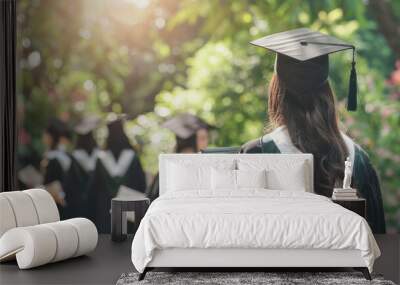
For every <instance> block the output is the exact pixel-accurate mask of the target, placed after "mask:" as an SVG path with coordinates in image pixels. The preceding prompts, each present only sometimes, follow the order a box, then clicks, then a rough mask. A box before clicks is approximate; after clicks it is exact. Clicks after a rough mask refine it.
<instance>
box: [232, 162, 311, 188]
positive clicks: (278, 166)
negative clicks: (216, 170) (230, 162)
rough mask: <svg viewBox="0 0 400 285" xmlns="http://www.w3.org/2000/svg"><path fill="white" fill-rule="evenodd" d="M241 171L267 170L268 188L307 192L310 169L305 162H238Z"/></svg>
mask: <svg viewBox="0 0 400 285" xmlns="http://www.w3.org/2000/svg"><path fill="white" fill-rule="evenodd" d="M238 168H239V170H247V171H255V170H259V169H265V170H266V178H267V179H266V180H267V188H268V189H271V190H290V191H304V192H305V191H307V189H308V188H309V186H308V183H309V182H308V179H307V174H308V171H309V169H308V168H307V164H306V163H305V161H293V160H285V159H282V160H276V161H274V162H273V163H271V162H270V161H269V162H268V161H263V160H261V159H254V160H253V159H251V160H242V159H239V160H238Z"/></svg>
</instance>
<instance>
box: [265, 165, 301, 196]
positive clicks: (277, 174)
mask: <svg viewBox="0 0 400 285" xmlns="http://www.w3.org/2000/svg"><path fill="white" fill-rule="evenodd" d="M305 174H306V172H305V165H304V163H299V164H296V165H294V166H293V167H292V168H291V169H290V171H285V172H283V171H278V170H276V169H270V170H268V171H267V181H268V188H269V189H273V190H289V191H303V192H306V191H307V190H306V189H307V184H306V175H305Z"/></svg>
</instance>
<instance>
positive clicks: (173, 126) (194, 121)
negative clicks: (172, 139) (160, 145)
mask: <svg viewBox="0 0 400 285" xmlns="http://www.w3.org/2000/svg"><path fill="white" fill-rule="evenodd" d="M162 126H163V127H165V128H167V129H170V130H171V131H172V132H174V133H175V135H176V136H177V137H178V138H181V139H187V138H189V137H191V136H192V135H194V134H195V133H196V132H197V131H198V130H199V129H211V128H213V126H211V125H210V124H207V123H206V122H205V121H203V120H202V119H200V118H199V117H197V116H195V115H192V114H189V113H182V114H179V115H177V116H174V117H173V118H171V119H169V120H167V121H166V122H164V123H163V124H162Z"/></svg>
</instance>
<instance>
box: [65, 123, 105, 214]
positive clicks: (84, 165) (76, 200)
mask: <svg viewBox="0 0 400 285" xmlns="http://www.w3.org/2000/svg"><path fill="white" fill-rule="evenodd" d="M99 121H100V120H99V118H97V117H95V116H87V117H84V118H83V120H82V121H81V122H80V123H79V124H78V125H77V126H76V127H75V129H74V131H75V133H76V139H75V147H74V150H73V151H72V152H71V166H70V168H69V171H68V172H67V174H66V177H65V183H64V188H65V193H66V197H65V200H66V203H67V209H68V210H67V216H68V217H69V218H73V217H88V216H89V213H88V184H89V180H90V177H91V175H92V174H93V171H94V169H95V167H96V160H97V156H98V153H99V147H98V144H97V142H96V140H95V138H94V134H93V132H94V130H95V129H96V127H97V126H98V124H99Z"/></svg>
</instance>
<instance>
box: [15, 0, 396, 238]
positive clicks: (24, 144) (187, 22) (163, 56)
mask: <svg viewBox="0 0 400 285" xmlns="http://www.w3.org/2000/svg"><path fill="white" fill-rule="evenodd" d="M297 27H309V28H311V29H315V30H319V31H321V32H326V33H329V34H331V35H334V36H337V37H339V38H341V39H343V40H346V41H348V42H351V43H353V44H354V45H356V46H357V72H358V87H359V109H358V110H357V112H351V113H349V112H347V111H346V110H345V98H346V94H347V87H348V76H349V72H350V68H349V67H350V63H351V52H350V51H349V52H348V53H346V52H344V53H338V54H334V55H332V56H331V57H330V58H331V67H330V68H331V76H330V80H331V82H332V84H333V87H334V90H335V93H336V97H337V99H338V105H339V113H340V119H341V121H342V125H341V127H342V129H343V130H345V131H346V132H347V133H349V135H350V136H351V137H353V138H354V139H355V141H357V142H358V143H359V144H360V145H361V146H362V147H363V148H364V149H365V150H366V151H367V152H368V154H369V155H370V158H371V160H372V162H373V164H374V165H375V167H376V168H377V170H378V173H379V176H380V180H381V188H382V195H383V199H384V207H385V214H386V221H387V227H388V231H389V232H394V231H399V230H400V40H399V39H400V29H399V27H400V1H385V0H380V1H379V0H364V1H344V0H342V1H339V0H332V1H326V0H322V1H313V0H302V1H296V0H287V1H278V0H249V1H242V0H230V1H226V0H210V1H203V0H108V1H106V0H74V1H70V0H20V1H18V66H19V71H18V117H19V151H18V152H19V167H23V166H24V165H27V164H31V165H34V166H35V167H36V166H37V167H38V165H39V164H40V160H41V157H42V153H43V151H44V149H43V145H42V133H43V130H44V128H45V127H46V125H47V122H48V120H49V119H50V118H52V117H58V118H61V119H62V120H64V121H65V122H68V123H69V124H71V125H73V124H75V123H77V122H78V121H80V120H81V118H82V117H83V116H85V115H87V114H94V115H97V116H99V117H101V118H105V117H106V116H107V114H109V113H110V112H113V113H116V114H119V113H121V114H122V113H124V114H127V115H128V116H129V118H130V119H129V120H128V123H127V125H126V131H127V134H128V136H129V138H130V140H131V143H132V144H134V145H135V146H136V148H137V149H138V150H139V152H140V156H141V161H142V164H143V167H144V169H145V171H146V172H147V173H149V174H153V175H154V174H155V173H156V172H157V156H158V154H159V153H161V152H170V151H172V150H173V147H174V143H175V140H174V136H173V135H172V133H171V132H170V131H168V130H166V129H164V128H162V127H161V123H162V122H164V121H165V119H166V118H167V117H169V116H171V115H173V114H177V113H180V112H182V111H185V112H190V113H193V114H196V115H198V116H200V117H201V118H203V119H204V120H206V121H207V122H208V123H210V124H213V125H215V126H216V127H217V129H216V130H215V131H213V134H212V145H214V146H234V145H240V144H242V143H244V142H246V141H247V140H250V139H252V138H256V137H259V136H261V135H262V133H263V127H264V125H265V123H266V117H267V113H266V110H267V86H268V80H269V78H270V77H271V74H272V72H273V64H274V55H273V54H272V53H269V52H267V51H266V50H263V49H259V48H256V47H253V46H250V45H249V44H248V42H249V41H250V40H253V39H256V38H258V37H262V36H265V35H267V34H271V33H274V32H279V31H284V30H287V29H292V28H297ZM105 131H106V130H105V127H100V128H99V129H98V130H97V131H96V138H97V139H98V141H99V143H100V144H101V143H102V142H103V141H104V137H105V135H106V134H105Z"/></svg>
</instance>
